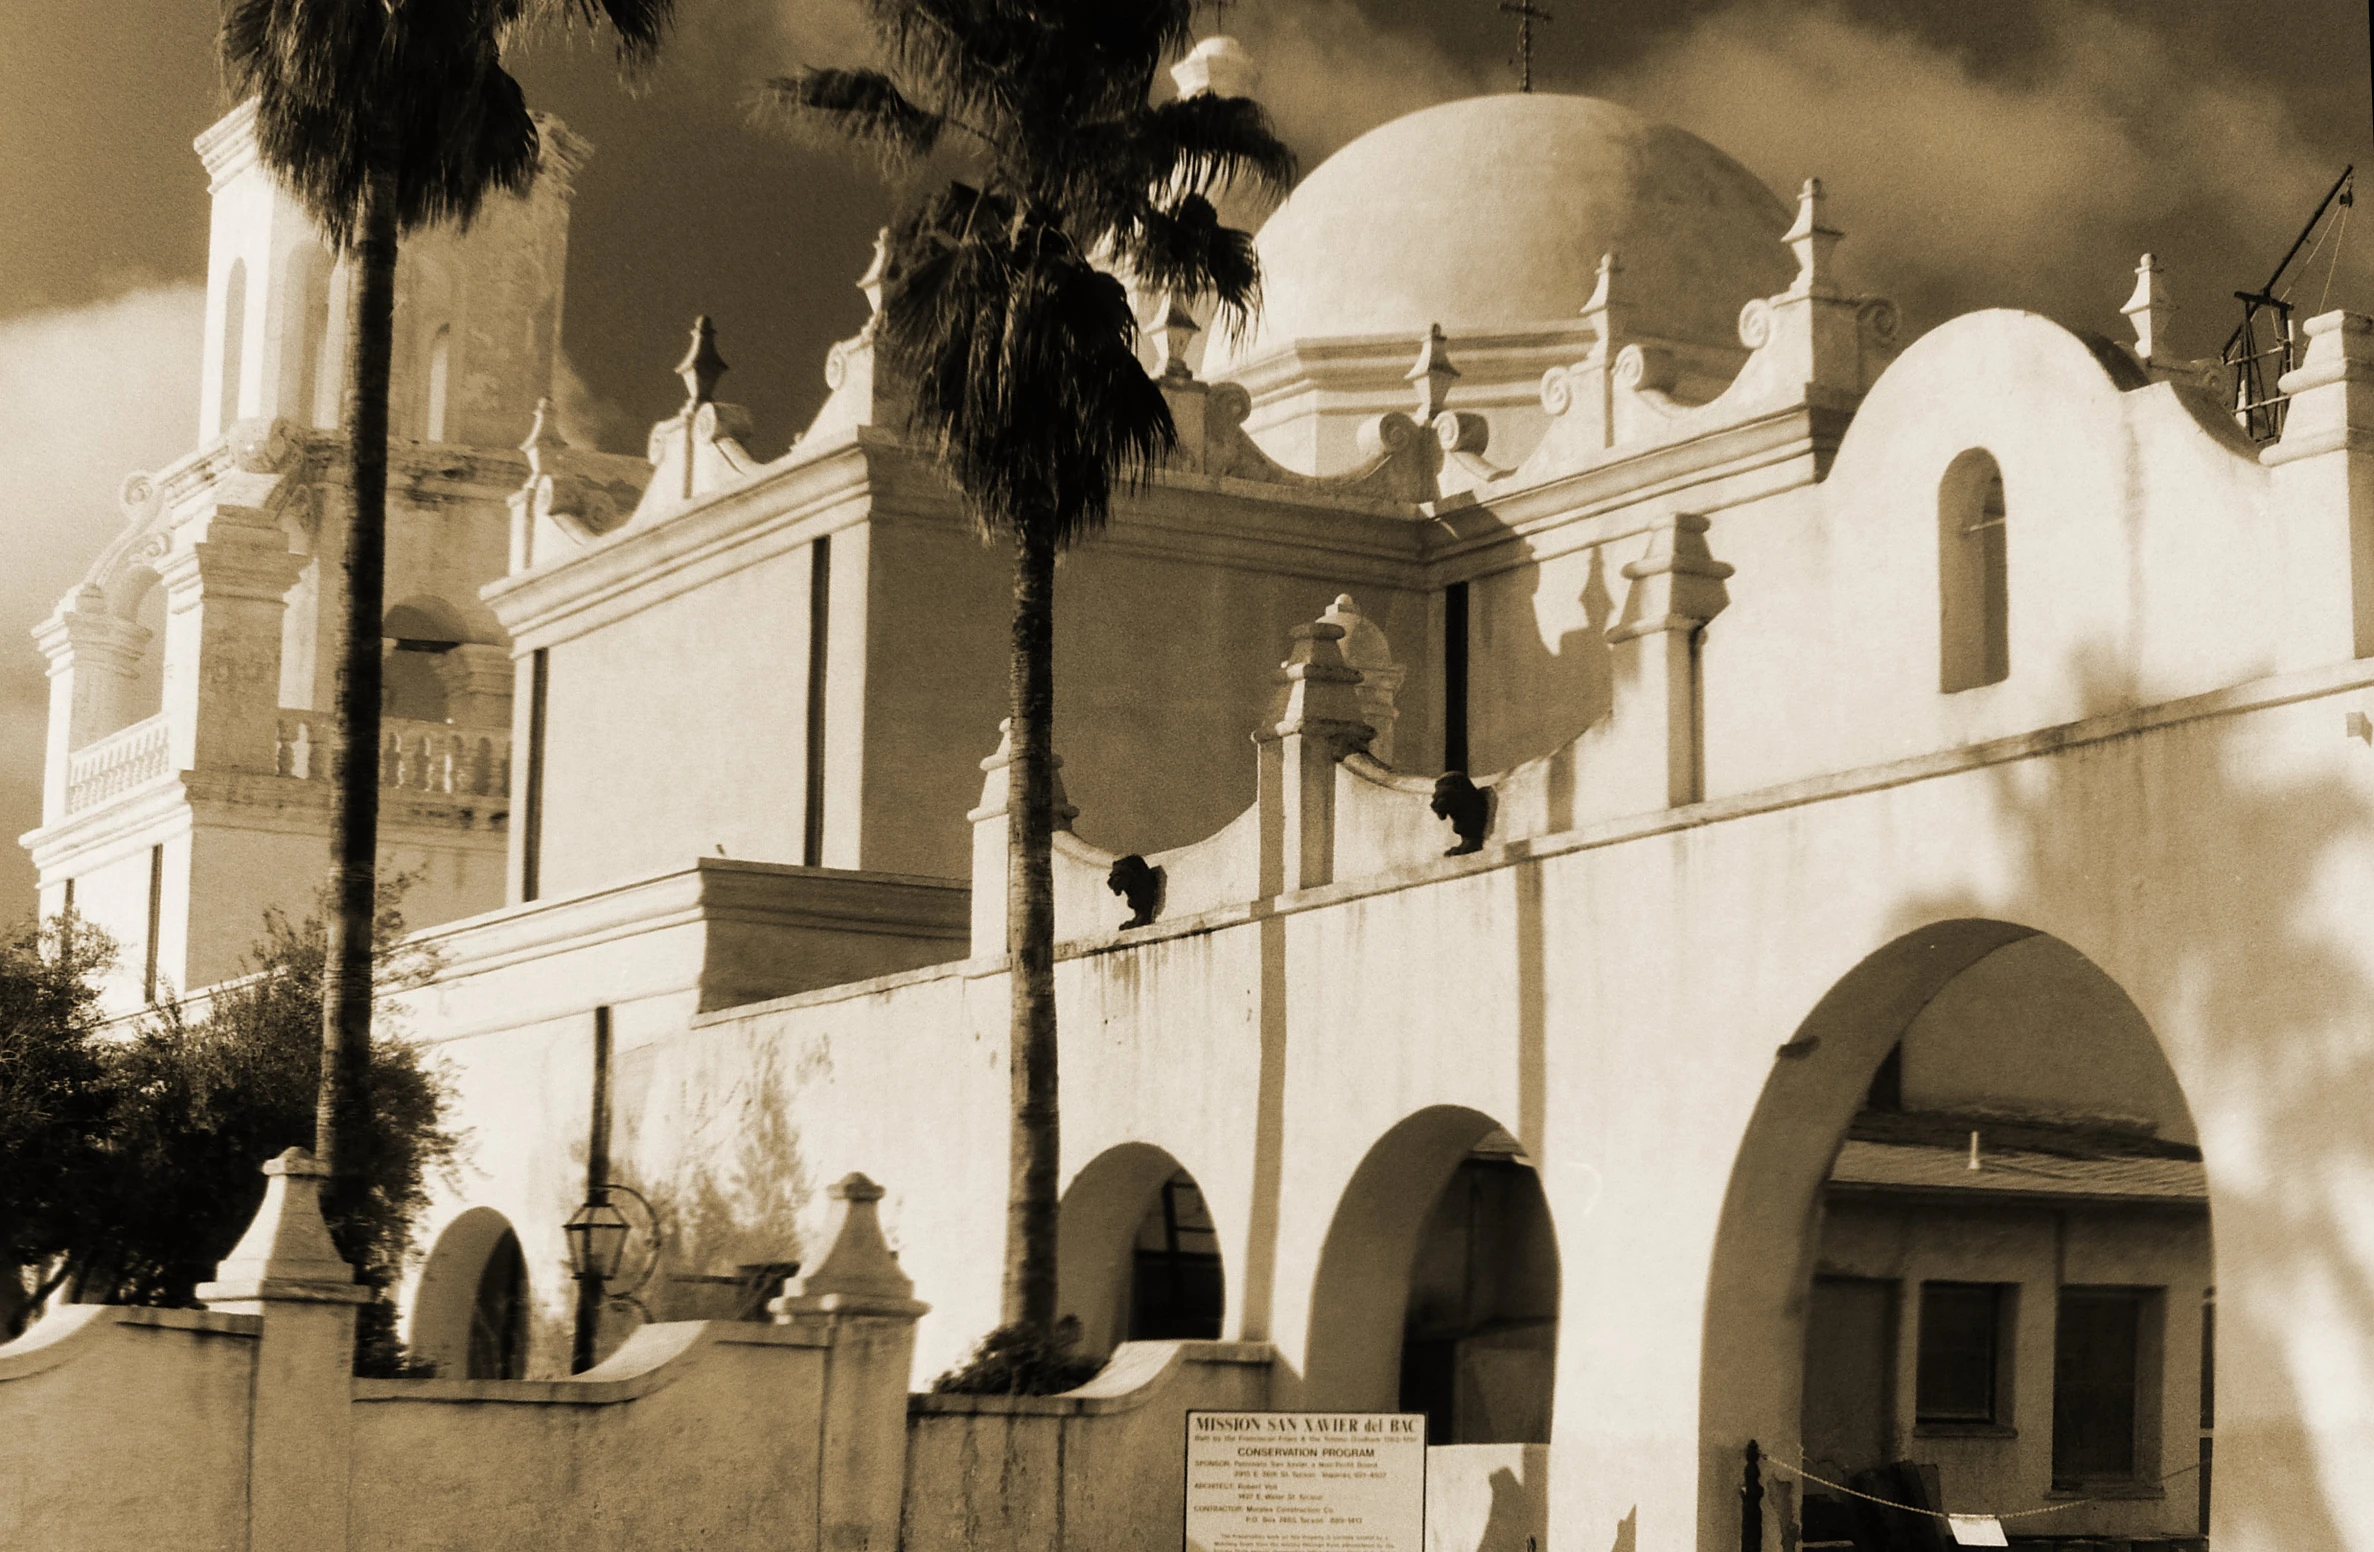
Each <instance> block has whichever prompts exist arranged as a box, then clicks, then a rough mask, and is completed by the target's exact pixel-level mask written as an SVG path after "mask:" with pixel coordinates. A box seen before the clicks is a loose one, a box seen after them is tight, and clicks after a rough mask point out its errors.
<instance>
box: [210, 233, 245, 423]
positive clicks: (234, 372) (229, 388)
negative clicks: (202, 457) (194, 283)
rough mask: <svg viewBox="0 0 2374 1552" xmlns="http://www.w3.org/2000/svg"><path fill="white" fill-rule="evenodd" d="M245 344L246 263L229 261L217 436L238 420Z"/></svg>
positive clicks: (224, 306) (241, 260) (225, 287)
mask: <svg viewBox="0 0 2374 1552" xmlns="http://www.w3.org/2000/svg"><path fill="white" fill-rule="evenodd" d="M246 343H247V261H246V260H245V259H234V260H232V261H231V276H230V280H229V282H228V283H227V284H225V285H224V287H223V397H222V409H221V413H220V414H218V415H217V416H216V417H215V426H214V429H215V430H216V432H217V433H220V432H224V431H228V430H229V429H230V428H231V423H232V422H233V421H235V420H237V419H238V418H239V377H240V370H239V369H240V365H241V362H240V357H241V355H242V353H243V349H244V347H245V345H246Z"/></svg>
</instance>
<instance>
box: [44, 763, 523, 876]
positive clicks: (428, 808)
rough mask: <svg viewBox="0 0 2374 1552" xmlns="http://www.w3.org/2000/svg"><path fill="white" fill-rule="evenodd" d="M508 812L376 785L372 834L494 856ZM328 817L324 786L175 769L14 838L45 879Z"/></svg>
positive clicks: (317, 824) (504, 802) (322, 830)
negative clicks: (202, 835)
mask: <svg viewBox="0 0 2374 1552" xmlns="http://www.w3.org/2000/svg"><path fill="white" fill-rule="evenodd" d="M510 807H511V800H510V798H509V797H508V796H506V795H496V796H492V797H483V798H458V799H457V798H453V797H448V796H444V795H442V794H437V793H428V792H411V791H407V790H405V789H403V788H400V787H382V788H381V789H380V792H379V827H380V834H381V836H382V837H383V838H384V839H385V840H387V841H388V842H390V843H393V844H398V845H403V844H423V843H425V844H429V845H442V846H451V845H455V844H458V843H461V842H462V841H463V840H464V839H465V838H466V837H468V836H471V835H477V836H480V837H482V839H481V841H480V842H479V844H481V845H484V846H486V847H488V848H489V849H491V850H497V851H499V850H500V849H501V846H502V839H501V837H502V831H503V826H504V823H505V821H506V819H507V817H508V815H509V812H510ZM329 812H330V787H329V783H327V782H324V781H305V780H300V779H299V778H297V777H294V776H267V775H264V774H262V773H261V772H248V771H179V772H174V773H169V774H167V775H164V776H159V777H157V778H155V779H154V780H151V781H147V782H143V783H142V784H141V785H139V786H137V787H133V788H131V789H129V790H128V791H125V792H123V793H120V794H118V795H117V796H115V797H113V798H111V799H109V800H108V801H106V802H104V803H98V804H94V805H92V806H91V807H89V808H86V809H81V810H78V811H77V812H75V813H72V814H69V815H67V816H66V817H65V818H63V819H61V820H59V821H58V822H57V823H55V824H49V825H44V826H42V827H41V828H40V829H38V830H30V831H27V832H26V833H25V834H24V835H22V836H20V837H19V838H18V841H19V844H21V845H22V846H24V848H25V849H26V850H27V851H28V852H30V853H31V854H32V857H33V865H34V866H35V867H36V868H37V869H39V870H40V872H41V875H42V876H43V877H45V878H46V877H48V876H49V875H50V874H51V872H52V870H53V869H55V868H57V867H59V866H61V865H62V864H63V863H64V862H65V861H66V860H67V859H68V858H72V859H74V860H75V861H76V862H77V863H78V864H86V865H87V864H89V863H95V862H104V861H106V860H108V859H109V858H112V857H116V856H121V855H124V854H126V853H129V852H132V851H137V850H139V849H140V848H142V847H146V846H153V845H155V844H157V843H158V842H160V841H165V840H169V839H171V838H173V837H174V836H177V835H182V834H185V833H187V831H188V830H189V829H190V827H191V826H192V825H193V824H203V825H205V826H207V827H208V828H210V829H224V830H263V831H270V832H275V833H278V834H283V835H322V836H326V835H327V834H329Z"/></svg>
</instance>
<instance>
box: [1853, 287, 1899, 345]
mask: <svg viewBox="0 0 2374 1552" xmlns="http://www.w3.org/2000/svg"><path fill="white" fill-rule="evenodd" d="M1855 322H1856V323H1857V324H1859V325H1860V326H1861V327H1862V329H1863V332H1864V333H1866V334H1868V335H1870V336H1871V337H1872V338H1873V339H1874V340H1876V341H1878V342H1879V343H1880V344H1882V345H1893V344H1895V343H1896V331H1897V329H1898V328H1900V327H1902V324H1903V320H1902V318H1901V316H1900V315H1899V314H1898V313H1897V311H1896V304H1895V303H1894V302H1891V301H1889V300H1888V299H1887V298H1886V297H1884V296H1875V297H1872V298H1870V299H1869V300H1867V301H1865V302H1864V303H1863V305H1862V306H1861V307H1858V308H1856V309H1855Z"/></svg>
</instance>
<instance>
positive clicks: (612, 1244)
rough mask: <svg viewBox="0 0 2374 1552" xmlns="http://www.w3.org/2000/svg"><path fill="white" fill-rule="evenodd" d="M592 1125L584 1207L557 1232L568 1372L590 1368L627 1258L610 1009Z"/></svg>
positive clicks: (602, 1011)
mask: <svg viewBox="0 0 2374 1552" xmlns="http://www.w3.org/2000/svg"><path fill="white" fill-rule="evenodd" d="M593 1037H594V1039H593V1045H594V1049H593V1124H592V1126H591V1127H590V1128H588V1130H587V1133H586V1139H585V1205H584V1206H582V1207H580V1208H578V1209H577V1211H575V1212H574V1213H572V1214H570V1215H569V1221H568V1222H567V1223H565V1224H563V1225H562V1226H561V1232H562V1233H563V1234H565V1235H566V1236H567V1237H568V1241H569V1272H570V1275H571V1276H573V1277H575V1278H576V1279H577V1323H576V1332H575V1336H574V1339H573V1341H572V1344H571V1347H570V1352H569V1372H570V1373H571V1374H583V1373H584V1372H585V1371H586V1370H588V1369H590V1368H592V1367H593V1364H594V1342H595V1339H596V1337H598V1336H599V1335H600V1332H601V1325H602V1300H603V1298H604V1295H605V1292H606V1290H607V1287H608V1285H609V1282H610V1280H611V1279H612V1278H614V1277H616V1276H617V1275H618V1264H619V1262H620V1261H621V1260H622V1259H623V1258H624V1257H625V1255H626V1241H627V1221H626V1215H625V1214H623V1213H621V1212H620V1211H619V1210H618V1209H617V1208H616V1207H613V1206H612V1205H610V1009H609V1008H608V1006H607V1005H605V1006H602V1007H598V1008H596V1009H594V1029H593Z"/></svg>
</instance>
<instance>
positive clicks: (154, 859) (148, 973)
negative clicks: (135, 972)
mask: <svg viewBox="0 0 2374 1552" xmlns="http://www.w3.org/2000/svg"><path fill="white" fill-rule="evenodd" d="M164 924H165V848H164V847H162V846H151V847H150V848H149V849H148V946H147V948H146V949H145V950H144V951H143V954H142V959H143V963H142V965H141V970H140V1000H141V1001H143V1002H148V1003H153V1002H155V1001H156V1000H157V934H158V932H159V931H161V930H162V929H163V927H164Z"/></svg>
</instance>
